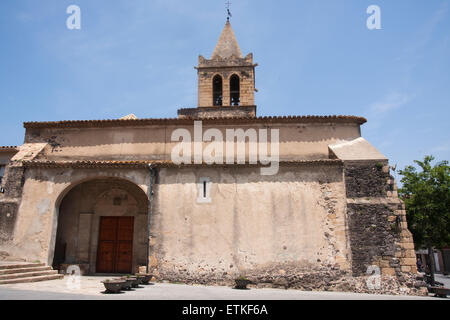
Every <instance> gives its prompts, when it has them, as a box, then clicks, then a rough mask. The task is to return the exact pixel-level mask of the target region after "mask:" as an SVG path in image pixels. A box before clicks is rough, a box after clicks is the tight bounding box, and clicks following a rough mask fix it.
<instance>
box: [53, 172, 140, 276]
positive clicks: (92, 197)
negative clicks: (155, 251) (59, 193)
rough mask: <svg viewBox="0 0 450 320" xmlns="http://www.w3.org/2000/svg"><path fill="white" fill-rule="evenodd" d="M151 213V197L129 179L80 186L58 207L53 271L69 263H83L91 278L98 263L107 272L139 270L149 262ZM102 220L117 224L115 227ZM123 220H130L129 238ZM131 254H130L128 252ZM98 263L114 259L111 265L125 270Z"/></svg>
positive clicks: (96, 181)
mask: <svg viewBox="0 0 450 320" xmlns="http://www.w3.org/2000/svg"><path fill="white" fill-rule="evenodd" d="M147 210H148V199H147V196H146V194H145V193H144V192H143V191H142V189H141V188H140V187H139V186H137V185H135V184H134V183H132V182H129V181H127V180H123V179H117V178H99V179H95V180H89V181H85V182H82V183H80V184H78V185H77V186H75V187H74V188H72V189H71V190H70V191H69V192H68V193H67V194H66V195H65V196H64V198H63V199H62V201H61V204H60V206H59V216H58V225H57V231H56V241H55V253H54V258H53V267H54V268H58V269H62V270H64V269H65V268H66V267H67V266H68V265H79V266H80V268H81V270H82V272H83V273H89V274H94V273H97V272H98V271H97V268H98V267H99V265H100V266H101V267H99V268H100V269H102V270H100V271H103V272H105V271H107V272H111V273H128V272H135V271H137V269H138V267H139V266H145V265H146V264H147V257H146V255H147ZM102 221H118V222H115V224H114V223H113V224H112V225H113V227H112V228H113V229H111V225H110V226H109V227H107V226H106V227H105V226H104V222H102ZM120 221H128V222H127V223H128V226H126V227H125V229H127V230H128V231H127V233H126V236H123V234H124V233H123V230H124V227H123V226H124V225H123V224H122V223H121V222H120ZM130 221H132V222H130ZM105 228H106V229H105ZM108 228H109V229H108ZM107 229H108V230H107ZM102 230H103V231H102ZM105 230H106V231H105ZM105 235H106V238H105ZM117 235H118V236H117ZM111 236H112V237H113V238H111ZM108 237H109V238H108ZM124 237H125V238H126V239H125V238H124ZM105 241H109V242H108V247H109V249H108V250H110V251H109V252H106V253H105V250H104V248H105ZM125 242H126V245H125ZM100 247H101V248H103V249H100V251H99V248H100ZM126 250H129V251H130V252H128V253H126V254H125V251H126ZM119 251H120V252H121V253H119ZM122 253H123V254H122ZM125 256H127V258H124V257H125ZM99 259H113V261H112V262H110V265H113V266H115V265H116V264H120V265H121V267H117V268H116V267H114V268H111V269H105V267H104V266H105V263H102V262H104V261H98V260H99ZM124 259H129V266H130V268H129V270H128V268H127V267H125V268H124V261H125V260H124ZM111 263H112V264H111ZM127 263H128V262H127ZM106 265H108V264H106ZM125 265H126V264H125ZM125 269H127V270H125Z"/></svg>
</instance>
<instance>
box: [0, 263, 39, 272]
mask: <svg viewBox="0 0 450 320" xmlns="http://www.w3.org/2000/svg"><path fill="white" fill-rule="evenodd" d="M35 267H45V263H11V264H0V271H2V270H8V269H20V268H35Z"/></svg>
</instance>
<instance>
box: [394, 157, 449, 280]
mask: <svg viewBox="0 0 450 320" xmlns="http://www.w3.org/2000/svg"><path fill="white" fill-rule="evenodd" d="M433 160H434V157H433V156H426V157H425V159H424V160H423V161H417V160H415V161H414V162H415V163H416V164H417V165H418V167H419V169H421V170H420V171H419V170H417V169H416V168H415V167H413V166H407V167H405V169H404V170H400V171H399V174H400V175H402V178H401V180H400V181H401V182H402V187H401V188H400V189H399V196H400V198H401V199H402V200H403V201H404V203H405V206H406V218H407V221H408V227H409V230H410V231H411V232H412V234H413V237H414V243H415V245H416V247H417V248H421V247H422V248H423V247H426V248H428V254H429V257H430V261H431V266H430V272H431V278H432V283H431V284H432V285H434V255H433V254H432V253H433V247H434V248H438V249H441V248H442V247H444V246H448V245H450V167H449V165H448V161H441V162H438V163H436V164H435V165H434V166H432V164H431V163H432V162H433Z"/></svg>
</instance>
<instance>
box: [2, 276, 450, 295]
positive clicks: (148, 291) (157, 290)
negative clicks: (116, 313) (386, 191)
mask: <svg viewBox="0 0 450 320" xmlns="http://www.w3.org/2000/svg"><path fill="white" fill-rule="evenodd" d="M105 279H107V277H81V281H80V288H76V287H72V288H71V285H70V284H71V282H70V278H68V277H65V278H64V279H61V280H52V281H46V282H36V283H21V284H9V285H1V286H0V300H34V299H43V300H98V299H102V300H115V299H132V300H311V299H313V300H337V299H339V300H385V299H389V300H424V299H436V298H431V297H409V296H386V295H368V294H356V293H339V292H303V291H298V290H280V289H251V290H244V291H242V290H234V289H232V288H228V287H206V286H188V285H178V284H169V283H156V284H154V285H149V286H141V288H137V289H134V291H131V292H125V293H121V294H104V293H103V291H104V290H105V288H104V286H103V284H102V283H101V282H100V281H102V280H105ZM449 301H450V299H449Z"/></svg>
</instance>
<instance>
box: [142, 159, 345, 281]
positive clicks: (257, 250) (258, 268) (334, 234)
mask: <svg viewBox="0 0 450 320" xmlns="http://www.w3.org/2000/svg"><path fill="white" fill-rule="evenodd" d="M203 177H207V178H208V179H209V180H210V183H211V185H210V188H211V189H210V190H211V191H210V198H211V201H210V202H204V203H199V202H197V199H198V197H199V193H201V189H202V188H200V189H199V186H198V182H199V181H200V179H201V178H203ZM151 237H152V242H151V243H152V245H151V248H150V252H151V255H152V258H151V261H152V267H154V268H155V271H156V272H157V274H158V277H159V279H161V280H169V281H177V282H178V281H179V282H187V283H210V284H214V283H216V284H217V283H221V282H227V281H228V282H229V281H232V280H233V279H234V278H235V277H237V276H239V275H242V274H244V275H248V276H251V275H253V274H256V275H258V276H261V277H265V279H269V278H270V277H277V276H279V275H280V274H281V275H283V274H284V275H286V276H288V275H289V274H288V272H289V269H286V268H287V266H289V265H295V267H296V270H297V271H299V270H301V271H302V272H306V271H307V270H323V269H326V270H329V271H330V272H331V271H332V268H335V269H336V270H337V272H338V273H340V272H344V273H347V274H348V273H349V272H350V251H349V246H348V243H347V239H346V221H345V188H344V183H343V175H342V164H341V163H339V162H338V163H333V164H326V165H317V164H316V165H298V166H292V167H291V166H282V167H281V168H280V172H279V174H278V175H276V176H266V177H263V176H261V175H260V173H259V168H251V167H247V168H246V167H242V168H240V167H239V166H236V167H231V168H219V169H217V168H208V167H204V168H178V169H169V168H165V169H161V170H160V172H159V177H158V183H157V184H156V185H155V198H154V201H153V210H152V220H151ZM283 270H284V271H283ZM262 281H266V280H264V279H263V280H262Z"/></svg>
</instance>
